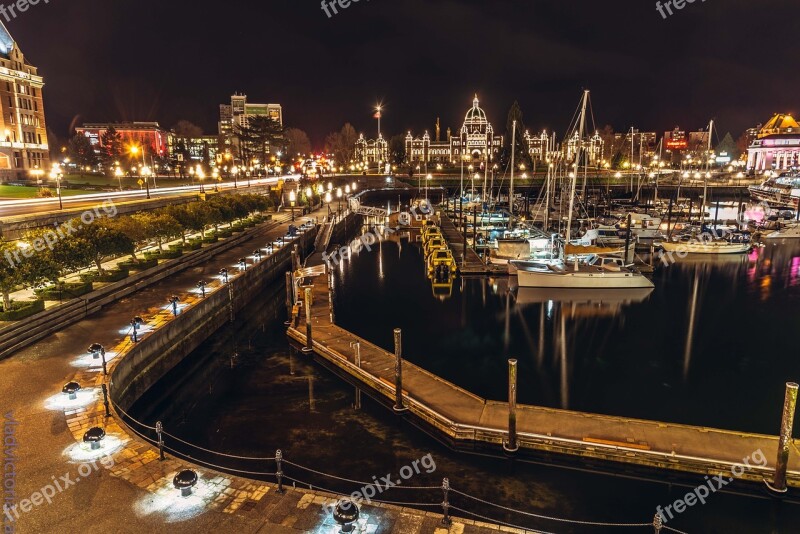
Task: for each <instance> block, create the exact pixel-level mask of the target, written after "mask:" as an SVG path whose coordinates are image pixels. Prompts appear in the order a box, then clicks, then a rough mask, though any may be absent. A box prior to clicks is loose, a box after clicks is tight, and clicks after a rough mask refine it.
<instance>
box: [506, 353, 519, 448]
mask: <svg viewBox="0 0 800 534" xmlns="http://www.w3.org/2000/svg"><path fill="white" fill-rule="evenodd" d="M503 449H505V450H506V452H516V451H517V450H518V449H519V445H518V444H517V360H508V441H507V442H503Z"/></svg>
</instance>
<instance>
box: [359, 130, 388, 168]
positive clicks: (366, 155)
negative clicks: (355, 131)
mask: <svg viewBox="0 0 800 534" xmlns="http://www.w3.org/2000/svg"><path fill="white" fill-rule="evenodd" d="M354 158H355V161H357V162H361V163H381V162H383V163H384V164H385V163H388V161H389V143H387V142H386V139H384V138H383V135H381V134H378V138H377V139H365V138H364V134H361V135H359V136H358V140H356V150H355V156H354Z"/></svg>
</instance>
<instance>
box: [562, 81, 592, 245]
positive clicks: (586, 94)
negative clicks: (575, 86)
mask: <svg viewBox="0 0 800 534" xmlns="http://www.w3.org/2000/svg"><path fill="white" fill-rule="evenodd" d="M588 101H589V91H588V90H586V91H584V92H583V104H582V105H581V121H580V128H579V130H578V131H579V134H578V158H579V161H580V142H581V141H582V140H583V129H584V127H585V126H586V105H587V103H588ZM575 170H576V171H577V169H575ZM577 183H578V173H577V172H573V173H572V186H571V187H570V189H571V191H570V195H569V213H567V233H566V234H565V243H564V251H565V252H566V248H567V244H568V243H569V240H570V237H571V236H570V234H571V233H572V210H574V209H575V186H576V185H577Z"/></svg>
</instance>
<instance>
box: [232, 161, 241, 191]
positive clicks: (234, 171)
mask: <svg viewBox="0 0 800 534" xmlns="http://www.w3.org/2000/svg"><path fill="white" fill-rule="evenodd" d="M231 174H232V175H233V188H234V189H239V182H238V181H237V179H236V176H237V175H238V174H239V167H237V166H236V165H234V166H233V167H231Z"/></svg>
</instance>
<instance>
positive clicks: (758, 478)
mask: <svg viewBox="0 0 800 534" xmlns="http://www.w3.org/2000/svg"><path fill="white" fill-rule="evenodd" d="M443 222H444V221H443ZM444 227H445V225H444V224H443V228H444ZM449 227H450V229H451V232H452V230H454V227H453V225H452V223H450V225H449ZM305 281H306V283H308V284H309V285H310V286H311V287H312V294H313V299H312V306H311V317H312V320H311V325H312V336H311V337H312V340H313V343H312V345H313V351H314V353H316V354H317V355H319V356H320V357H321V358H323V359H324V360H326V361H327V362H328V363H330V364H331V365H332V366H334V367H335V368H337V369H338V370H340V371H342V372H344V373H347V374H348V375H350V376H351V377H352V378H353V379H354V380H355V381H356V382H357V383H359V384H363V386H364V387H365V388H367V389H369V390H371V391H372V392H374V393H375V394H376V396H377V397H379V398H384V399H385V400H386V401H388V402H391V403H394V402H395V400H396V389H395V362H396V358H395V355H394V354H393V353H392V352H390V351H387V350H385V349H383V348H381V347H378V346H377V345H375V344H373V343H370V342H369V341H367V340H365V339H362V338H360V337H358V336H356V335H354V334H352V333H351V332H349V331H347V330H345V329H343V328H341V327H339V326H337V325H336V324H334V321H333V315H334V314H333V312H332V309H331V304H330V303H331V294H330V291H329V287H328V281H327V276H317V277H315V278H307V279H306V280H305ZM307 287H308V286H307ZM301 298H302V291H301ZM301 315H302V316H301V318H300V320H299V321H298V322H296V323H294V324H293V325H292V326H290V327H289V329H288V331H287V335H288V336H289V337H290V338H291V339H293V340H295V341H296V342H298V343H301V344H303V345H304V346H305V345H306V343H307V339H306V324H305V314H304V313H303V314H301ZM354 343H358V344H360V359H359V360H360V361H357V360H356V354H355V350H354V347H353V344H354ZM402 392H403V405H404V406H405V408H407V410H408V413H410V414H411V415H413V416H414V417H416V418H418V419H420V420H421V421H423V422H424V423H426V424H427V425H430V426H431V427H433V428H435V429H436V430H437V431H438V432H440V433H441V434H443V435H444V436H445V437H446V438H448V439H449V440H451V441H452V442H453V443H455V444H456V445H457V446H464V447H475V446H485V447H490V448H491V447H496V448H497V449H498V450H502V449H501V447H502V446H503V444H504V442H506V441H507V440H508V438H509V403H508V402H504V401H493V400H487V399H483V398H481V397H479V396H477V395H474V394H472V393H470V392H469V391H466V390H464V389H463V388H460V387H458V386H457V385H455V384H453V383H451V382H448V381H447V380H444V379H442V378H440V377H438V376H436V375H434V374H432V373H430V372H428V371H426V370H425V369H422V368H421V367H419V366H417V365H414V364H413V363H410V362H408V361H403V363H402ZM779 409H780V406H776V419H777V418H778V413H777V412H778V411H779ZM516 429H517V430H516V432H517V434H516V436H517V443H518V445H519V447H520V449H521V452H522V451H527V452H529V453H534V454H541V455H566V456H568V457H575V458H580V459H582V460H584V461H586V460H589V461H595V464H596V463H599V462H610V463H616V464H621V465H628V466H639V467H643V468H649V469H655V470H665V471H673V472H683V473H693V474H698V475H708V476H709V477H712V476H718V475H719V476H722V477H724V479H725V480H728V479H731V480H732V476H731V473H732V469H733V468H734V467H736V466H739V465H741V464H742V463H743V460H744V459H745V458H751V457H752V455H753V453H755V452H757V451H759V450H760V451H761V452H763V455H764V456H765V457H766V459H767V464H766V465H752V466H749V467H747V468H745V469H744V470H743V473H742V474H741V476H739V472H738V471H739V470H738V469H737V470H736V471H733V472H734V473H736V476H737V477H738V478H740V479H742V480H747V481H751V482H754V483H762V481H763V480H765V479H766V480H772V478H773V476H774V472H775V463H776V458H777V451H778V446H779V443H778V437H777V436H769V435H762V434H754V433H748V432H735V431H727V430H720V429H714V428H706V427H697V426H690V425H682V424H672V423H666V422H660V421H648V420H641V419H632V418H626V417H615V416H607V415H598V414H591V413H583V412H575V411H568V410H561V409H553V408H544V407H538V406H528V405H517V406H516ZM796 452H797V449H796V448H795V449H794V450H792V451H791V453H790V455H789V463H788V472H787V485H788V486H790V487H794V488H797V487H800V456H798V454H796Z"/></svg>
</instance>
